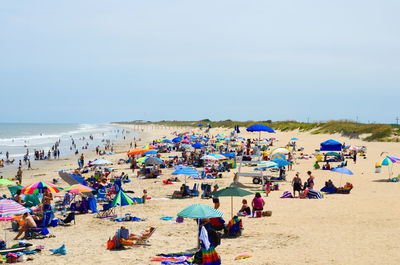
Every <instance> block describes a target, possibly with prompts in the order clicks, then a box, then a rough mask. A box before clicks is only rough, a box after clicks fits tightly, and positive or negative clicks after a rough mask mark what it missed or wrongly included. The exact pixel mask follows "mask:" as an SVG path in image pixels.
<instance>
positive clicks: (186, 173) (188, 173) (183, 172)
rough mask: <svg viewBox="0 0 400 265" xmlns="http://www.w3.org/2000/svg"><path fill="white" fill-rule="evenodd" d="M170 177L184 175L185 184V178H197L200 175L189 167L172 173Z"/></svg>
mask: <svg viewBox="0 0 400 265" xmlns="http://www.w3.org/2000/svg"><path fill="white" fill-rule="evenodd" d="M172 175H184V176H185V183H186V176H199V175H200V173H199V172H198V171H197V170H195V169H193V168H191V167H181V168H178V169H177V170H175V171H174V172H172Z"/></svg>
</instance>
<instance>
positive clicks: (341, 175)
mask: <svg viewBox="0 0 400 265" xmlns="http://www.w3.org/2000/svg"><path fill="white" fill-rule="evenodd" d="M342 178H343V174H340V185H339V187H342Z"/></svg>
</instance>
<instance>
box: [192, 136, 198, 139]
mask: <svg viewBox="0 0 400 265" xmlns="http://www.w3.org/2000/svg"><path fill="white" fill-rule="evenodd" d="M197 138H198V137H197V136H196V135H191V136H190V139H197Z"/></svg>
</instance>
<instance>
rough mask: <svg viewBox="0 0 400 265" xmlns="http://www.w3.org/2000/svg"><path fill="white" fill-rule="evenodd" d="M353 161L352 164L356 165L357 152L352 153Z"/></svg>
mask: <svg viewBox="0 0 400 265" xmlns="http://www.w3.org/2000/svg"><path fill="white" fill-rule="evenodd" d="M353 161H354V164H355V163H357V151H354V154H353Z"/></svg>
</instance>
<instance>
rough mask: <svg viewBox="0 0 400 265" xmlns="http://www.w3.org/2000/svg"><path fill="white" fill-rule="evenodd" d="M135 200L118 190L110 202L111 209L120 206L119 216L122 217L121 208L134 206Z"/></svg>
mask: <svg viewBox="0 0 400 265" xmlns="http://www.w3.org/2000/svg"><path fill="white" fill-rule="evenodd" d="M134 203H135V200H134V199H132V198H131V197H129V196H128V195H126V193H125V192H123V191H122V190H120V191H119V192H118V194H117V195H116V196H115V198H114V200H113V201H112V202H111V206H112V207H116V206H120V211H121V216H122V206H127V205H131V204H134Z"/></svg>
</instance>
